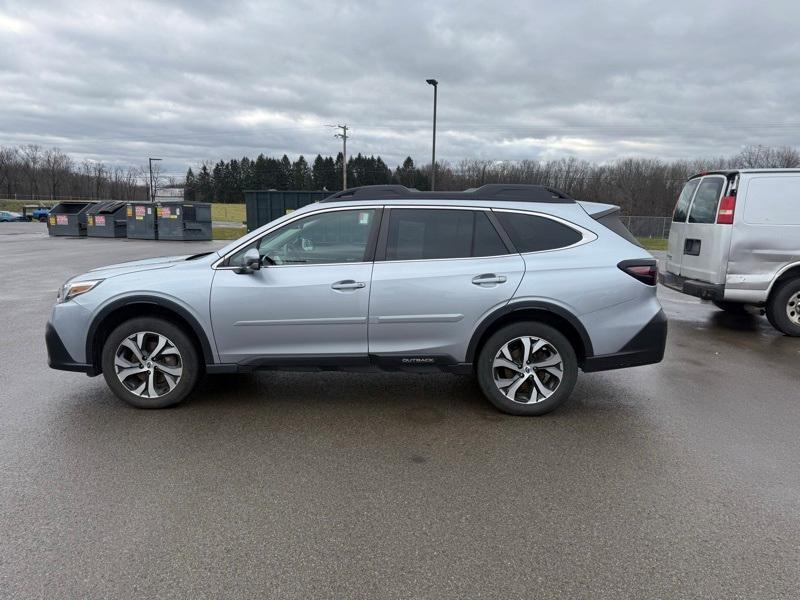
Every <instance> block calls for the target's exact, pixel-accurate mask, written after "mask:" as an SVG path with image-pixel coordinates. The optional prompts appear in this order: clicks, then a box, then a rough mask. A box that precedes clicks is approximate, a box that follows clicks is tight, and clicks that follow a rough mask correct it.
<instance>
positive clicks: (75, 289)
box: [56, 279, 103, 304]
mask: <svg viewBox="0 0 800 600" xmlns="http://www.w3.org/2000/svg"><path fill="white" fill-rule="evenodd" d="M102 281H103V280H102V279H87V280H85V281H68V282H67V283H65V284H64V285H62V286H61V289H60V290H58V298H57V299H56V303H58V304H61V303H62V302H66V301H67V300H72V299H73V298H74V297H75V296H80V295H81V294H85V293H86V292H88V291H90V290H93V289H94V288H95V287H97V286H98V285H100V282H102Z"/></svg>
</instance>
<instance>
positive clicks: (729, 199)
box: [717, 196, 736, 225]
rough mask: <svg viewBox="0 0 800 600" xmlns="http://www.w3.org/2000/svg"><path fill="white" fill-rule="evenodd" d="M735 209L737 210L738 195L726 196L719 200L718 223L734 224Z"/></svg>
mask: <svg viewBox="0 0 800 600" xmlns="http://www.w3.org/2000/svg"><path fill="white" fill-rule="evenodd" d="M734 210H736V196H725V197H724V198H723V199H722V200H720V201H719V212H718V213H717V223H718V224H719V225H733V211H734Z"/></svg>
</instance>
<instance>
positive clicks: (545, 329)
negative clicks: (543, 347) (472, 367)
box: [476, 321, 578, 416]
mask: <svg viewBox="0 0 800 600" xmlns="http://www.w3.org/2000/svg"><path fill="white" fill-rule="evenodd" d="M526 335H528V336H532V337H539V338H543V339H545V340H547V341H548V342H549V343H551V344H552V345H553V346H554V347H555V349H556V350H557V351H558V353H559V354H560V355H561V358H562V360H563V367H564V368H563V377H562V379H561V385H560V386H559V388H558V389H557V390H556V392H555V393H554V394H553V395H552V396H550V397H549V398H548V399H547V400H543V401H541V402H538V403H536V404H520V403H518V402H513V401H511V400H509V399H508V398H506V397H505V396H504V395H503V394H502V393H501V392H500V390H498V389H497V386H496V385H495V383H494V378H493V376H492V362H494V357H495V356H496V355H497V353H498V352H499V351H500V348H501V347H502V346H503V345H504V344H505V343H507V342H508V341H510V340H512V339H514V338H518V337H522V336H526ZM476 375H477V377H478V383H479V385H480V387H481V390H482V391H483V393H484V395H485V396H486V397H487V398H488V399H489V401H490V402H491V403H492V404H493V405H494V406H495V407H496V408H497V409H499V410H501V411H502V412H505V413H508V414H512V415H525V416H531V415H543V414H545V413H548V412H550V411H552V410H554V409H556V408H557V407H558V406H560V405H561V404H562V403H563V402H564V401H565V400H566V399H567V398H569V395H570V394H571V393H572V390H573V388H574V387H575V382H576V381H577V379H578V359H577V357H576V355H575V349H574V348H573V347H572V344H570V342H569V340H568V339H567V338H566V336H564V334H562V333H561V332H560V331H558V330H557V329H555V328H554V327H551V326H550V325H546V324H544V323H538V322H536V321H525V322H520V323H513V324H511V325H507V326H505V327H503V328H502V329H499V330H498V331H496V332H495V333H493V334H492V335H491V336H490V337H489V339H488V340H486V343H485V344H484V345H483V347H482V348H481V351H480V354H479V355H478V361H477V365H476Z"/></svg>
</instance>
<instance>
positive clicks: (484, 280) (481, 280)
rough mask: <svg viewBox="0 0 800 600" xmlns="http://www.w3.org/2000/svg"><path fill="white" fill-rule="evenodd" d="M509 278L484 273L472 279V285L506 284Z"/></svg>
mask: <svg viewBox="0 0 800 600" xmlns="http://www.w3.org/2000/svg"><path fill="white" fill-rule="evenodd" d="M506 281H508V278H507V277H506V276H505V275H495V274H494V273H484V274H483V275H477V276H476V277H473V278H472V283H473V284H475V285H493V284H497V283H505V282H506Z"/></svg>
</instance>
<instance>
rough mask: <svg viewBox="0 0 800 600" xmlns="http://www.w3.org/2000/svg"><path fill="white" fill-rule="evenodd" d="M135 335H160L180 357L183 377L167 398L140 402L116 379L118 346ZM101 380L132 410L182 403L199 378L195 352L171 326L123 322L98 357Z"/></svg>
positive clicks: (150, 321) (144, 321) (153, 321)
mask: <svg viewBox="0 0 800 600" xmlns="http://www.w3.org/2000/svg"><path fill="white" fill-rule="evenodd" d="M139 331H152V332H153V333H160V334H162V335H164V336H166V337H167V338H169V339H170V341H171V342H172V343H173V344H175V346H176V347H177V349H178V352H180V354H181V361H182V365H183V373H182V374H181V379H180V381H179V382H178V385H176V386H175V389H173V390H172V391H171V392H169V393H168V394H165V395H163V396H159V397H158V398H142V397H140V396H137V395H136V394H133V393H131V392H130V391H129V390H128V389H127V388H126V387H125V386H124V385H122V382H121V381H120V380H119V379H118V378H117V375H116V372H115V370H114V358H115V353H116V350H117V347H118V346H119V344H120V342H122V340H124V339H125V338H126V337H128V336H129V335H132V334H134V333H136V332H139ZM101 362H102V367H103V376H104V377H105V380H106V383H107V384H108V387H110V388H111V391H113V392H114V394H116V395H117V396H118V397H119V398H120V399H122V400H124V401H125V402H127V403H128V404H130V405H131V406H135V407H136V408H166V407H169V406H175V405H176V404H178V403H180V402H182V401H183V400H184V399H185V398H186V397H187V396H188V395H189V394H190V393H191V392H192V390H193V389H194V387H195V385H196V384H197V382H198V380H199V378H200V362H199V358H198V353H197V349H196V348H195V345H194V343H193V342H192V340H191V339H190V338H189V336H188V335H187V334H186V333H185V332H184V331H183V329H181V328H180V327H179V326H177V325H175V324H174V323H170V322H169V321H166V320H164V319H158V318H149V317H140V318H135V319H131V320H129V321H125V322H124V323H122V324H121V325H119V326H118V327H117V328H116V329H114V330H113V331H112V332H111V334H110V335H109V336H108V337H107V338H106V341H105V343H104V344H103V350H102V355H101Z"/></svg>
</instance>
